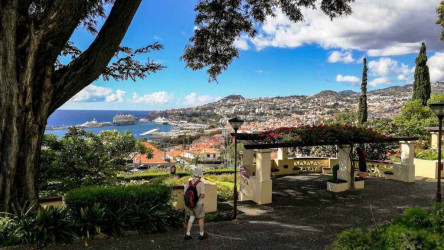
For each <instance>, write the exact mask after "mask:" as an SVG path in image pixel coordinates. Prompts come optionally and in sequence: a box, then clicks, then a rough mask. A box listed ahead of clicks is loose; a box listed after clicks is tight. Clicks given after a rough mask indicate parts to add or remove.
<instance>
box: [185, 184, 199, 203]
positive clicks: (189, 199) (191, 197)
mask: <svg viewBox="0 0 444 250" xmlns="http://www.w3.org/2000/svg"><path fill="white" fill-rule="evenodd" d="M199 183H200V179H199V180H197V181H196V182H195V183H194V184H193V183H192V182H191V180H190V182H189V183H188V188H187V191H186V192H185V195H184V199H185V206H186V207H189V208H194V207H195V206H196V204H197V201H198V200H199V195H198V194H197V188H196V186H197V184H199Z"/></svg>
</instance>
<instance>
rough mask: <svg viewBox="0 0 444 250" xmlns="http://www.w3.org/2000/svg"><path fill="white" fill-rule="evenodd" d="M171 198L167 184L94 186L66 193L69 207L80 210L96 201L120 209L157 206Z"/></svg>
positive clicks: (66, 201) (107, 206)
mask: <svg viewBox="0 0 444 250" xmlns="http://www.w3.org/2000/svg"><path fill="white" fill-rule="evenodd" d="M170 198H171V188H170V187H167V186H165V185H159V184H156V185H153V184H144V185H134V186H93V187H84V188H78V189H74V190H71V191H69V192H68V193H66V194H65V203H66V205H67V207H69V208H72V209H74V210H75V211H79V210H80V208H82V207H92V206H94V204H95V203H99V204H101V205H102V206H104V207H106V208H108V209H111V210H118V209H120V208H122V207H124V206H130V207H131V206H140V205H148V206H156V205H158V204H166V203H168V201H169V200H170Z"/></svg>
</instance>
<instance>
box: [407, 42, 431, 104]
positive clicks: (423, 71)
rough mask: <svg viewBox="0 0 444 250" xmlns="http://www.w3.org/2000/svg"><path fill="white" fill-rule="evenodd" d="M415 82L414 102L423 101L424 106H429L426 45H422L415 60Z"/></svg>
mask: <svg viewBox="0 0 444 250" xmlns="http://www.w3.org/2000/svg"><path fill="white" fill-rule="evenodd" d="M415 64H416V68H415V82H414V83H413V97H412V99H413V100H418V99H419V100H421V102H422V105H424V106H426V105H427V100H428V99H429V98H430V92H431V87H430V74H429V67H428V66H427V48H426V45H425V44H424V43H422V45H421V50H420V51H419V54H418V57H416V59H415Z"/></svg>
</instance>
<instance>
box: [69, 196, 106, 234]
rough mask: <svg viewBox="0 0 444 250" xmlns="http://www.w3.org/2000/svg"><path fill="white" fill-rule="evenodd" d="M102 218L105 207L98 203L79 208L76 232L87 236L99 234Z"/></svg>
mask: <svg viewBox="0 0 444 250" xmlns="http://www.w3.org/2000/svg"><path fill="white" fill-rule="evenodd" d="M104 218H105V208H104V207H102V206H101V205H100V204H99V203H95V204H94V205H93V206H92V207H84V208H80V215H79V216H77V217H76V224H77V231H78V234H79V235H80V236H83V237H87V238H90V237H91V236H94V235H96V234H101V231H102V229H101V227H102V226H103V223H104Z"/></svg>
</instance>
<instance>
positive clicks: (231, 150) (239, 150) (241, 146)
mask: <svg viewBox="0 0 444 250" xmlns="http://www.w3.org/2000/svg"><path fill="white" fill-rule="evenodd" d="M243 150H244V144H242V143H241V142H239V141H238V142H237V160H238V162H239V161H240V159H242V154H241V153H242V151H243ZM225 154H228V159H234V140H233V142H232V143H230V145H228V147H226V148H224V149H223V150H222V152H221V155H225ZM233 166H234V162H233V165H232V166H231V167H233Z"/></svg>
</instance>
